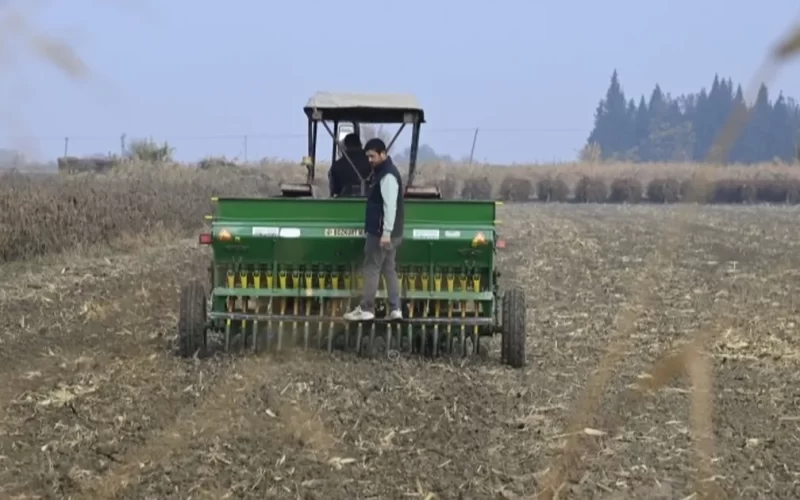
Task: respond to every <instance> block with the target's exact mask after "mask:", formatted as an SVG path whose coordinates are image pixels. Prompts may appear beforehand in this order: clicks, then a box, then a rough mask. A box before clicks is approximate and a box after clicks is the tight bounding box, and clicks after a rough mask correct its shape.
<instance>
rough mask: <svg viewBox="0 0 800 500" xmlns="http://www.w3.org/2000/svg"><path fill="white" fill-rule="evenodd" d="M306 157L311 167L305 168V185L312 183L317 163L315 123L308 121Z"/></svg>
mask: <svg viewBox="0 0 800 500" xmlns="http://www.w3.org/2000/svg"><path fill="white" fill-rule="evenodd" d="M308 157H309V158H311V165H309V166H307V167H306V169H307V171H308V172H307V174H306V183H308V184H311V183H312V182H314V177H315V176H314V174H315V171H316V161H317V122H315V121H314V120H312V119H311V118H309V119H308Z"/></svg>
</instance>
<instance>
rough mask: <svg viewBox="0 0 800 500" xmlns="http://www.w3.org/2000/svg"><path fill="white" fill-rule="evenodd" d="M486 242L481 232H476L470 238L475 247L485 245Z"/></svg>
mask: <svg viewBox="0 0 800 500" xmlns="http://www.w3.org/2000/svg"><path fill="white" fill-rule="evenodd" d="M485 244H486V236H484V235H483V233H478V234H476V235H475V237H474V238H472V246H474V247H476V246H478V245H485Z"/></svg>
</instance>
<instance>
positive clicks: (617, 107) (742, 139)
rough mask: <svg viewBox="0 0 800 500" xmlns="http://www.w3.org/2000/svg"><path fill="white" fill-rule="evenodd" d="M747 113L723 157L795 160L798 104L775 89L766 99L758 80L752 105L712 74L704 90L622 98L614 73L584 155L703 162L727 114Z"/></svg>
mask: <svg viewBox="0 0 800 500" xmlns="http://www.w3.org/2000/svg"><path fill="white" fill-rule="evenodd" d="M734 112H739V113H745V112H746V113H747V114H746V116H747V124H746V125H745V127H744V130H743V131H742V132H741V133H740V135H739V136H738V138H737V139H736V141H735V143H734V144H733V147H732V148H731V149H730V150H729V152H728V154H727V156H726V158H725V161H727V162H730V163H758V162H766V161H772V160H775V159H780V160H782V161H786V162H791V161H794V160H795V159H797V158H798V150H797V139H798V133H799V132H800V105H798V103H797V102H796V101H795V100H794V99H792V98H791V97H786V96H784V95H783V93H782V92H781V93H779V94H778V96H777V98H775V99H774V101H773V100H771V99H770V95H769V89H768V88H767V86H766V85H764V84H762V85H761V87H760V89H759V91H758V95H757V97H756V99H755V102H753V103H747V102H746V101H745V96H744V92H743V91H742V86H741V84H736V85H734V82H733V81H732V80H731V79H730V78H728V79H723V78H720V77H719V75H715V76H714V81H713V83H712V84H711V88H710V90H707V89H706V88H705V87H704V88H702V89H700V91H699V92H696V93H692V94H682V95H680V96H677V97H673V96H671V95H670V94H669V93H667V92H664V91H663V90H662V88H661V87H660V86H659V85H656V86H655V88H654V89H653V91H652V93H651V94H650V98H649V99H645V96H644V95H642V96H641V97H640V98H639V102H638V103H637V102H636V101H635V100H634V99H632V98H630V99H629V98H627V97H626V96H625V92H624V91H623V89H622V86H621V85H620V81H619V75H618V74H617V71H616V70H614V73H613V74H612V76H611V83H610V85H609V87H608V90H607V91H606V95H605V97H604V98H603V99H601V100H600V103H599V104H598V106H597V109H596V111H595V116H594V127H593V129H592V131H591V133H590V134H589V137H588V140H587V144H586V147H585V148H584V149H583V151H582V155H583V156H584V157H586V156H588V155H591V156H599V157H600V158H602V159H610V160H621V161H640V162H647V161H653V162H661V161H663V162H667V161H697V162H701V161H704V160H705V159H706V158H707V156H708V154H709V152H710V149H711V146H712V145H713V143H714V141H715V140H716V138H717V135H718V134H719V133H720V131H721V130H722V128H723V126H724V124H725V123H726V121H727V120H728V118H729V117H730V116H732V113H734Z"/></svg>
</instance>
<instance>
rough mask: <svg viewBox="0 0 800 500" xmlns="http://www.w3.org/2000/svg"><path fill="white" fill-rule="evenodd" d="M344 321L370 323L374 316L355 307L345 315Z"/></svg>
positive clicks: (359, 307)
mask: <svg viewBox="0 0 800 500" xmlns="http://www.w3.org/2000/svg"><path fill="white" fill-rule="evenodd" d="M344 319H346V320H347V321H370V320H373V319H375V314H374V313H371V312H369V311H365V310H363V309H361V306H357V307H356V308H355V309H353V310H352V311H350V312H349V313H345V315H344Z"/></svg>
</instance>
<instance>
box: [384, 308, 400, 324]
mask: <svg viewBox="0 0 800 500" xmlns="http://www.w3.org/2000/svg"><path fill="white" fill-rule="evenodd" d="M386 319H388V320H389V321H398V320H401V319H403V312H402V311H400V309H393V310H391V311H389V314H388V315H386Z"/></svg>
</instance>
